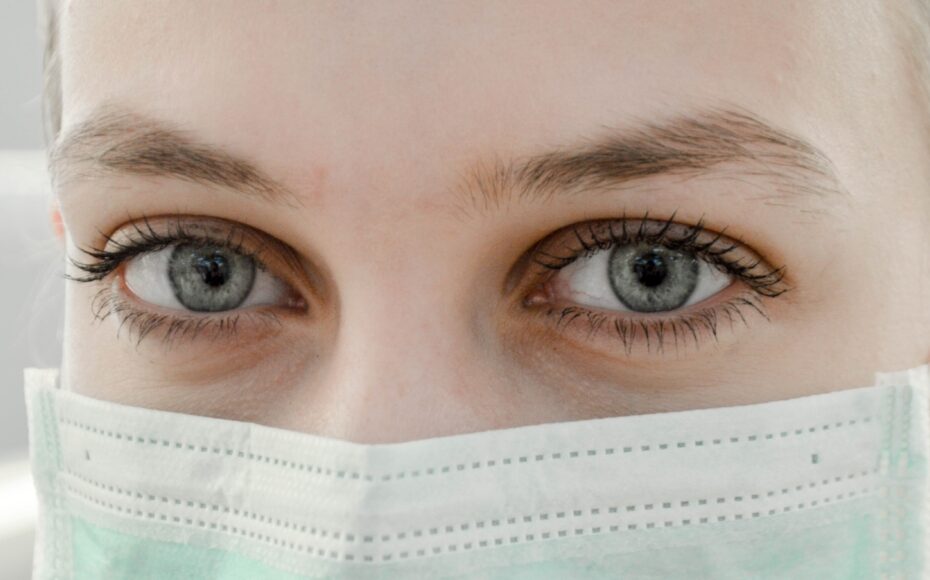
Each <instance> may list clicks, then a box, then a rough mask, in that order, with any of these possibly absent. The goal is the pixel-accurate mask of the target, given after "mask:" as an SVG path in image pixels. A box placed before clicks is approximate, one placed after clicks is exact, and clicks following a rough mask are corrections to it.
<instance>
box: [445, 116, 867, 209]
mask: <svg viewBox="0 0 930 580" xmlns="http://www.w3.org/2000/svg"><path fill="white" fill-rule="evenodd" d="M606 129H607V131H606V133H605V134H603V135H600V136H596V137H587V138H585V139H584V141H583V144H582V145H581V146H572V147H566V148H561V149H554V150H550V151H545V152H541V153H537V154H534V155H532V156H529V157H527V158H523V159H518V160H509V159H508V160H507V161H506V162H505V161H502V160H500V159H499V158H496V157H495V158H493V159H492V161H491V162H490V163H488V162H487V161H486V160H479V162H477V163H474V164H473V165H471V166H469V167H467V168H466V170H465V171H464V172H462V173H461V174H460V177H461V180H460V182H459V183H458V185H457V188H456V190H455V197H456V199H457V201H458V202H459V203H457V205H456V209H457V210H458V211H459V212H461V213H464V214H465V215H472V212H473V211H474V212H477V213H479V214H482V213H485V212H487V211H490V210H494V211H497V210H499V209H500V208H501V206H504V205H507V204H508V203H510V201H512V200H514V199H516V200H517V201H521V202H525V203H528V202H543V203H545V202H548V201H550V200H551V199H552V198H553V197H556V196H557V197H565V196H574V195H577V194H582V193H597V192H599V191H604V190H607V189H618V188H622V187H624V186H629V185H631V184H632V183H634V182H641V181H643V180H646V179H648V178H652V177H658V176H662V175H669V176H678V177H682V178H685V179H687V178H692V177H698V176H702V175H709V174H710V172H711V170H712V169H716V168H717V167H718V166H720V167H719V168H720V169H725V171H717V172H714V175H715V176H718V177H724V178H730V179H735V180H737V181H740V182H743V183H749V184H751V185H753V186H755V187H757V188H758V187H759V186H762V185H767V186H768V187H766V188H764V189H762V191H760V193H759V195H758V196H756V197H755V198H754V199H756V200H757V201H762V202H763V203H767V204H773V205H789V204H792V205H798V206H799V209H800V211H802V212H803V213H808V214H819V213H823V211H822V210H819V209H814V208H813V207H811V206H810V204H809V203H806V204H805V203H803V202H811V201H814V200H816V199H821V200H837V201H842V202H848V201H849V200H850V195H849V192H848V191H847V190H846V189H845V188H844V187H843V185H842V184H841V183H840V180H839V178H838V177H837V174H836V171H835V169H834V166H833V163H832V162H831V160H830V158H829V157H828V156H827V155H826V154H824V153H823V152H822V151H821V150H820V149H818V148H817V147H815V146H814V145H813V144H812V143H811V142H809V141H806V140H804V139H802V138H800V137H798V136H796V135H792V134H790V133H789V132H787V131H784V130H781V129H778V128H776V127H775V126H774V125H772V124H770V123H766V122H765V121H763V120H762V118H761V117H759V116H758V115H755V114H753V113H752V112H750V111H748V110H746V109H743V108H741V107H736V106H732V105H725V106H719V107H708V108H705V109H701V110H698V111H696V112H689V113H682V114H679V115H677V116H674V117H671V118H669V119H665V120H658V121H647V122H642V121H641V122H637V123H634V124H631V125H627V126H623V127H606ZM799 201H800V202H802V203H800V204H798V203H796V202H799Z"/></svg>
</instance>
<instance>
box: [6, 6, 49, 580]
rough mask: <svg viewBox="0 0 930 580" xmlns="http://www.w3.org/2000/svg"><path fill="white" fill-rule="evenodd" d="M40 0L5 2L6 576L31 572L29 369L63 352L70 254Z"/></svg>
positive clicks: (26, 575)
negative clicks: (52, 149)
mask: <svg viewBox="0 0 930 580" xmlns="http://www.w3.org/2000/svg"><path fill="white" fill-rule="evenodd" d="M36 20H37V19H36V4H35V2H34V1H33V0H2V1H0V578H3V579H4V580H21V579H26V578H29V576H30V568H31V561H32V542H33V533H34V532H33V522H34V517H35V514H34V511H35V503H34V496H33V494H32V489H31V481H30V478H29V471H28V463H27V462H26V454H27V447H26V418H25V405H24V402H23V386H22V369H23V367H26V366H57V365H58V364H59V360H60V357H61V346H60V320H61V313H62V306H63V304H62V300H63V296H62V291H63V287H64V285H63V280H62V278H61V266H60V265H61V263H62V256H61V250H60V248H59V247H58V244H57V243H56V242H55V241H54V239H53V236H52V233H51V230H50V228H49V226H48V223H49V220H48V217H47V216H48V204H49V191H48V185H47V179H46V176H45V171H44V166H45V159H44V157H45V156H44V153H43V152H42V151H41V147H42V146H43V141H42V125H41V110H42V109H41V101H40V94H41V89H42V86H41V85H42V71H41V66H42V52H41V49H40V46H39V40H38V34H37V28H36Z"/></svg>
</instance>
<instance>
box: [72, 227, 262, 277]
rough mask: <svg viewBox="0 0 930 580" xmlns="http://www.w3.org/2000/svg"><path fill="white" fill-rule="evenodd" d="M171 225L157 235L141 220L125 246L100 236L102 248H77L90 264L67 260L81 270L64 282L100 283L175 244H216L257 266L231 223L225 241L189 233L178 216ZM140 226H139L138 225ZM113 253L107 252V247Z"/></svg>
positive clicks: (254, 252)
mask: <svg viewBox="0 0 930 580" xmlns="http://www.w3.org/2000/svg"><path fill="white" fill-rule="evenodd" d="M174 217H175V219H174V221H173V222H171V226H170V227H171V230H170V231H169V232H167V233H164V234H162V233H159V232H158V231H156V230H155V228H154V227H152V224H151V223H150V222H149V219H148V218H147V217H145V216H143V217H142V218H141V220H136V221H134V222H132V224H131V226H132V229H133V231H132V233H129V234H127V239H126V241H125V242H121V241H119V240H117V239H116V237H115V236H113V235H107V234H103V237H104V244H103V246H102V247H99V248H95V247H78V250H80V251H81V252H82V253H83V254H86V255H88V256H90V257H91V258H93V260H94V261H92V262H81V261H78V260H75V259H74V258H71V257H69V258H68V261H69V262H70V263H71V265H72V266H74V267H75V268H77V269H79V270H81V271H82V272H84V273H85V274H84V275H83V276H72V275H70V274H65V278H67V279H68V280H73V281H75V282H95V281H98V280H103V279H104V278H106V277H107V276H109V275H110V273H112V272H113V271H115V270H116V269H117V268H119V266H120V264H122V263H123V262H125V261H126V260H129V259H130V258H134V257H136V256H139V255H141V254H146V253H149V252H155V251H158V250H162V249H164V248H168V247H170V246H173V245H176V244H179V243H184V242H187V243H203V244H216V243H220V244H222V245H223V246H225V247H227V248H229V249H230V250H232V251H234V252H236V253H239V254H242V255H244V256H248V257H251V258H255V259H256V265H259V266H260V265H261V260H259V259H258V256H259V254H260V251H250V250H248V249H246V248H245V246H244V243H243V238H244V236H243V235H241V234H242V232H243V228H242V226H237V225H236V224H234V223H232V224H230V226H229V232H228V233H227V235H226V239H225V240H220V239H217V237H215V236H207V235H203V234H198V233H195V232H193V231H191V230H190V228H188V226H186V225H185V223H184V221H183V219H182V216H180V215H177V216H174ZM140 222H141V225H140ZM111 246H112V247H114V248H115V249H108V247H111Z"/></svg>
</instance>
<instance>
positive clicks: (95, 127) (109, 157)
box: [49, 106, 301, 207]
mask: <svg viewBox="0 0 930 580" xmlns="http://www.w3.org/2000/svg"><path fill="white" fill-rule="evenodd" d="M49 171H50V174H51V176H52V180H53V183H55V184H64V183H67V182H69V181H71V180H75V179H84V178H93V177H100V176H107V175H113V174H130V175H140V176H167V177H174V178H177V179H183V180H187V181H191V182H195V183H201V184H207V185H213V186H219V187H221V188H224V189H229V190H232V191H235V192H237V193H241V194H243V195H245V196H248V197H253V198H258V199H261V200H264V201H267V202H271V203H276V204H281V205H285V206H289V207H295V206H299V205H301V203H300V198H299V197H298V196H296V195H295V194H294V193H293V192H291V191H290V190H289V189H288V188H286V187H285V186H284V185H282V184H281V183H279V182H278V181H276V180H275V179H273V178H272V177H270V176H269V175H268V174H267V173H265V172H263V171H262V170H261V169H259V168H258V167H257V166H256V165H255V164H254V163H252V162H251V161H249V160H247V159H246V158H244V157H242V156H237V155H234V154H232V153H230V152H228V151H225V150H223V149H222V148H220V147H217V146H214V145H210V144H206V143H202V142H199V141H197V140H196V139H194V138H193V137H191V136H190V135H189V134H188V133H187V132H185V131H183V130H181V129H179V128H177V127H173V126H171V125H169V124H167V123H164V122H162V121H156V120H154V119H151V118H148V117H145V116H143V115H139V114H138V113H133V112H130V111H127V110H125V109H120V108H117V107H113V106H104V107H101V108H100V109H98V110H97V111H96V112H94V113H93V114H92V115H90V116H89V117H88V118H87V119H85V120H83V121H82V122H80V123H79V124H77V125H76V126H75V127H74V129H72V130H70V131H68V133H67V134H65V135H63V136H62V138H61V139H59V140H58V142H57V143H56V144H55V145H54V146H53V147H52V148H51V150H50V152H49Z"/></svg>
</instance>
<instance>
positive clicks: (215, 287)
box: [123, 242, 288, 312]
mask: <svg viewBox="0 0 930 580" xmlns="http://www.w3.org/2000/svg"><path fill="white" fill-rule="evenodd" d="M123 278H124V280H125V283H126V286H127V287H128V288H129V290H130V291H132V293H133V294H135V295H136V296H137V297H138V298H139V299H140V300H143V301H145V302H148V303H150V304H152V305H155V306H160V307H162V308H169V309H174V310H189V311H193V312H225V311H228V310H234V309H237V308H246V307H250V306H260V305H273V304H278V303H283V302H285V301H286V299H287V297H288V287H287V284H285V283H284V282H283V281H281V280H280V279H279V278H277V277H275V276H274V275H273V274H270V273H269V272H268V271H267V269H266V268H265V267H264V266H263V265H262V264H260V263H257V262H256V260H255V259H254V258H253V257H251V256H248V255H245V254H243V253H241V252H239V251H237V250H235V249H233V248H230V247H226V246H223V245H220V244H216V243H202V242H193V243H190V242H188V243H178V244H174V245H171V246H168V247H166V248H163V249H159V250H156V251H151V252H148V253H145V254H142V255H139V256H136V257H134V258H131V259H129V260H128V261H127V263H126V267H125V273H124V274H123Z"/></svg>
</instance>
